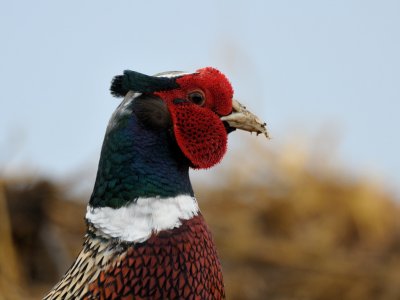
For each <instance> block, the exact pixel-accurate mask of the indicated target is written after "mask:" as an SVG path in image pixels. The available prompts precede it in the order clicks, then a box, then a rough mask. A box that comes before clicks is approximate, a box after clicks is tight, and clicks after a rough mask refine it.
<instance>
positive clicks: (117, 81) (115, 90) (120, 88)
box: [110, 75, 129, 97]
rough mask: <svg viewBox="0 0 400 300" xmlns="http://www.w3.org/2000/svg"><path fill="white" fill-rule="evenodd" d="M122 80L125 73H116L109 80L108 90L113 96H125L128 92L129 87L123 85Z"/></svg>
mask: <svg viewBox="0 0 400 300" xmlns="http://www.w3.org/2000/svg"><path fill="white" fill-rule="evenodd" d="M124 80H126V78H125V75H118V76H115V77H114V78H113V80H112V81H111V87H110V92H111V95H113V96H114V97H125V95H126V94H127V93H128V92H129V89H127V88H126V87H124V86H125V85H124Z"/></svg>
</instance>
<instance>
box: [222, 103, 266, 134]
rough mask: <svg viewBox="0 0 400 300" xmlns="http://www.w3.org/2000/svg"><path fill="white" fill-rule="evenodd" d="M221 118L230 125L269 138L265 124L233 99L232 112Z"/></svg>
mask: <svg viewBox="0 0 400 300" xmlns="http://www.w3.org/2000/svg"><path fill="white" fill-rule="evenodd" d="M221 120H222V121H225V122H227V123H228V124H229V126H230V127H233V128H237V129H242V130H246V131H249V132H256V133H257V135H259V134H260V133H262V134H264V135H265V136H266V137H267V138H269V135H268V131H267V124H266V123H264V122H262V121H261V120H260V119H259V118H258V117H257V116H256V115H254V114H253V113H251V112H250V111H248V110H247V109H246V107H245V106H244V105H242V104H240V103H239V101H237V100H235V99H233V100H232V113H231V114H230V115H227V116H223V117H221Z"/></svg>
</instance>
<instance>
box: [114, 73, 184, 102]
mask: <svg viewBox="0 0 400 300" xmlns="http://www.w3.org/2000/svg"><path fill="white" fill-rule="evenodd" d="M176 78H179V77H172V78H169V77H157V76H149V75H145V74H142V73H139V72H135V71H131V70H125V71H124V75H118V76H115V77H114V79H113V80H112V82H111V87H110V91H111V94H112V95H113V96H115V97H124V96H125V95H126V94H127V93H128V92H129V91H134V92H138V93H154V92H158V91H168V90H173V89H176V88H179V84H178V83H177V82H176Z"/></svg>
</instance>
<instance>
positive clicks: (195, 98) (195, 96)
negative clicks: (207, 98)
mask: <svg viewBox="0 0 400 300" xmlns="http://www.w3.org/2000/svg"><path fill="white" fill-rule="evenodd" d="M189 100H190V101H192V102H193V103H194V104H197V105H202V104H203V103H204V97H203V95H202V94H200V93H192V94H190V95H189Z"/></svg>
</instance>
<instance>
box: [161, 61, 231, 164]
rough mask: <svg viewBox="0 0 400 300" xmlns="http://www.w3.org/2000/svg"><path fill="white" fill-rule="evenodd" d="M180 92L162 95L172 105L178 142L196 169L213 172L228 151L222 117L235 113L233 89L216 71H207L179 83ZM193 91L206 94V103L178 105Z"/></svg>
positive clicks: (170, 108)
mask: <svg viewBox="0 0 400 300" xmlns="http://www.w3.org/2000/svg"><path fill="white" fill-rule="evenodd" d="M177 83H178V84H179V86H180V87H179V88H178V89H175V90H170V91H164V92H158V93H156V95H158V96H160V97H161V98H162V99H163V100H164V101H165V102H166V103H167V105H168V108H169V111H170V113H171V118H172V122H173V126H174V133H175V138H176V141H177V143H178V145H179V147H180V148H181V150H182V152H183V153H184V154H185V156H186V157H187V158H188V159H189V160H190V161H191V163H192V165H193V167H195V168H199V169H202V168H210V167H212V166H214V165H215V164H217V163H218V162H220V161H221V159H222V158H223V156H224V154H225V152H226V147H227V133H226V130H225V127H224V125H223V123H222V121H221V120H220V116H223V115H227V114H229V113H231V111H232V95H233V90H232V86H231V84H230V83H229V81H228V80H227V79H226V77H225V76H224V75H223V74H222V73H221V72H219V71H218V70H216V69H213V68H204V69H200V70H198V71H197V72H196V73H193V74H189V75H184V76H182V77H180V78H178V79H177ZM193 90H201V91H202V92H203V93H204V94H205V98H206V100H205V103H204V105H203V106H198V105H196V104H193V103H191V102H189V101H188V102H181V103H174V100H175V99H187V94H188V93H189V92H191V91H193Z"/></svg>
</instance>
